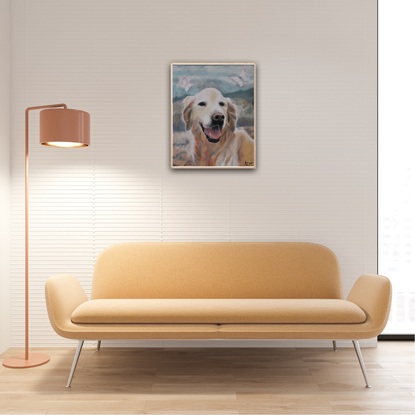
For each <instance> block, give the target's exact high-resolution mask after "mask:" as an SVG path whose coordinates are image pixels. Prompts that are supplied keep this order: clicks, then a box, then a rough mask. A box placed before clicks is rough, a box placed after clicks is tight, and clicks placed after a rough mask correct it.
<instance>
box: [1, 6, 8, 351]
mask: <svg viewBox="0 0 415 415" xmlns="http://www.w3.org/2000/svg"><path fill="white" fill-rule="evenodd" d="M0 148H1V150H0V353H2V352H3V351H5V350H6V349H7V348H8V347H9V340H10V329H9V316H10V302H9V293H10V289H9V281H10V1H9V0H0Z"/></svg>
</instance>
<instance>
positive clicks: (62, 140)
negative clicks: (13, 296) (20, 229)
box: [3, 104, 89, 369]
mask: <svg viewBox="0 0 415 415" xmlns="http://www.w3.org/2000/svg"><path fill="white" fill-rule="evenodd" d="M33 110H43V111H41V112H40V123H39V124H40V135H39V136H40V144H42V145H45V146H53V147H86V146H88V145H89V114H88V113H87V112H85V111H80V110H75V109H68V108H67V106H66V104H53V105H40V106H37V107H29V108H27V109H26V113H25V353H24V354H22V355H21V356H10V357H8V358H7V359H5V360H4V361H3V366H6V367H10V368H16V369H17V368H22V369H23V368H29V367H35V366H40V365H43V364H45V363H47V362H49V356H48V355H46V354H43V353H29V112H30V111H33Z"/></svg>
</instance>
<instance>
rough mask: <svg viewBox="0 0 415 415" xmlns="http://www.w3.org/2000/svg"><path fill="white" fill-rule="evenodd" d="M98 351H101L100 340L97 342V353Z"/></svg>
mask: <svg viewBox="0 0 415 415" xmlns="http://www.w3.org/2000/svg"><path fill="white" fill-rule="evenodd" d="M100 350H101V340H98V344H97V352H99V351H100Z"/></svg>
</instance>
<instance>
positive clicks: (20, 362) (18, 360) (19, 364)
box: [3, 353, 50, 369]
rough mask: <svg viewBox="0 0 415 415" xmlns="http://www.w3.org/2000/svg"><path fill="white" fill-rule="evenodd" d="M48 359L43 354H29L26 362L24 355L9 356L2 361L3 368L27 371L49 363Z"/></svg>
mask: <svg viewBox="0 0 415 415" xmlns="http://www.w3.org/2000/svg"><path fill="white" fill-rule="evenodd" d="M49 360H50V357H49V356H48V355H47V354H43V353H29V358H28V359H27V360H26V359H25V355H24V354H22V355H19V356H10V357H8V358H7V359H5V360H4V361H3V366H5V367H9V368H11V369H27V368H29V367H36V366H41V365H44V364H45V363H47V362H49Z"/></svg>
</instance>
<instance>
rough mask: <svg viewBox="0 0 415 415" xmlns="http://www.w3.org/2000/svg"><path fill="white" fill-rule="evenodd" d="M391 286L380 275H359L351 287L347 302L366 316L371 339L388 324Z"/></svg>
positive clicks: (387, 280) (386, 279)
mask: <svg viewBox="0 0 415 415" xmlns="http://www.w3.org/2000/svg"><path fill="white" fill-rule="evenodd" d="M391 298H392V286H391V283H390V281H389V279H388V278H386V277H384V276H382V275H374V274H365V275H361V276H360V277H359V278H358V279H357V281H356V282H355V284H354V285H353V287H352V289H351V291H350V293H349V296H348V297H347V300H349V301H351V302H353V303H355V304H357V305H358V306H359V307H360V308H361V309H362V310H363V311H364V312H365V313H366V316H367V324H368V325H369V326H370V332H371V334H372V336H373V337H375V336H378V335H379V334H380V333H381V332H382V330H383V329H384V328H385V326H386V323H387V322H388V317H389V311H390V305H391Z"/></svg>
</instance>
